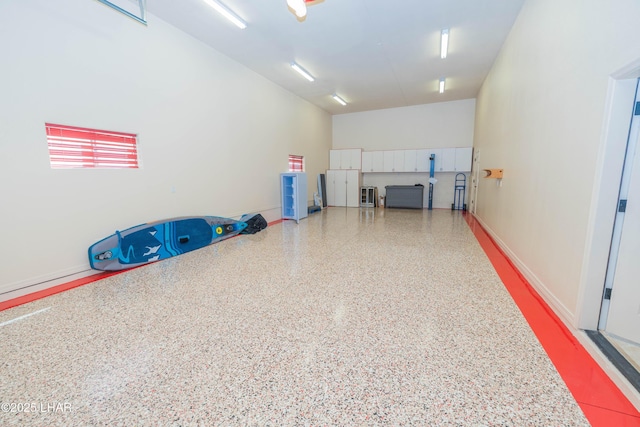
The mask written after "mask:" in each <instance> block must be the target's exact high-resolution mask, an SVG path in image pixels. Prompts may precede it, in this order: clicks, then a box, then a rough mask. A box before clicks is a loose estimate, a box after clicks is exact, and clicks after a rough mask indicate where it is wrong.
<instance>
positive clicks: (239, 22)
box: [203, 0, 247, 30]
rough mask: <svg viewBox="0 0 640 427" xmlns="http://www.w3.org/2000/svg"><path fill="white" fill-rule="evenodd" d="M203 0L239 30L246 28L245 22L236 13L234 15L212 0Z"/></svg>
mask: <svg viewBox="0 0 640 427" xmlns="http://www.w3.org/2000/svg"><path fill="white" fill-rule="evenodd" d="M203 1H204V2H205V3H206V4H208V5H209V6H211V7H212V8H214V9H215V10H216V12H218V13H219V14H220V15H222V16H224V17H225V18H227V19H228V20H229V21H231V22H233V23H234V24H235V25H236V26H237V27H238V28H240V29H241V30H244V29H245V28H247V23H246V22H244V21H243V20H242V19H240V18H239V17H238V15H236V14H235V13H233V12H232V11H230V10H229V9H227V8H226V7H225V6H223V5H222V4H220V3H218V2H217V1H214V0H203Z"/></svg>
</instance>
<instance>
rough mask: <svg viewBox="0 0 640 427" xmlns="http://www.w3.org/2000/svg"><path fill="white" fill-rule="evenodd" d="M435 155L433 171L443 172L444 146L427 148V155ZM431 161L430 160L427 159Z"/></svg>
mask: <svg viewBox="0 0 640 427" xmlns="http://www.w3.org/2000/svg"><path fill="white" fill-rule="evenodd" d="M432 154H433V155H434V156H435V158H434V161H433V171H434V172H442V148H428V149H427V157H429V158H430V157H431V155H432ZM427 161H429V160H427ZM427 171H431V162H430V161H429V166H428V167H427Z"/></svg>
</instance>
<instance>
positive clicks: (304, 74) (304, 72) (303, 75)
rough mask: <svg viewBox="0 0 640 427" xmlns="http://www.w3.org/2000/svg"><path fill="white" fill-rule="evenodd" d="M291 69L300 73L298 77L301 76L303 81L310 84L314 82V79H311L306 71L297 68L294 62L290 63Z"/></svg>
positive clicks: (299, 67)
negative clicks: (305, 80) (307, 81)
mask: <svg viewBox="0 0 640 427" xmlns="http://www.w3.org/2000/svg"><path fill="white" fill-rule="evenodd" d="M291 68H293V69H294V70H296V71H297V72H298V73H300V75H302V77H304V78H305V79H307V80H309V81H310V82H312V81H314V80H315V78H313V76H312V75H311V74H309V73H308V72H307V70H305V69H304V68H302V67H301V66H299V65H298V64H296V63H295V62H292V63H291Z"/></svg>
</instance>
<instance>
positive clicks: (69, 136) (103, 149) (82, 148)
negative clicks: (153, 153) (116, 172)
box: [45, 123, 138, 169]
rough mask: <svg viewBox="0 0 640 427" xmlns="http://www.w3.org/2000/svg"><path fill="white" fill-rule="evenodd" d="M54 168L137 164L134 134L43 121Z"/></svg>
mask: <svg viewBox="0 0 640 427" xmlns="http://www.w3.org/2000/svg"><path fill="white" fill-rule="evenodd" d="M45 126H46V128H47V143H48V144H49V158H50V160H51V167H52V168H54V169H66V168H116V169H127V168H137V167H138V148H137V139H138V137H137V135H135V134H132V133H122V132H112V131H107V130H97V129H87V128H79V127H74V126H66V125H55V124H51V123H45Z"/></svg>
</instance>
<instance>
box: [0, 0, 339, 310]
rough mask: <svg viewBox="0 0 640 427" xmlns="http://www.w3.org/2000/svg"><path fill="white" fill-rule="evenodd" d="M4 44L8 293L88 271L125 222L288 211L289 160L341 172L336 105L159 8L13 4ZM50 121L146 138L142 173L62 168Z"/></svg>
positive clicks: (5, 8) (2, 8) (63, 1)
mask: <svg viewBox="0 0 640 427" xmlns="http://www.w3.org/2000/svg"><path fill="white" fill-rule="evenodd" d="M0 51H1V52H2V67H0V93H1V94H2V95H1V96H0V159H1V160H0V161H1V164H2V167H1V168H0V181H1V182H2V183H3V191H2V198H1V200H0V205H1V206H2V208H1V210H0V220H1V222H2V224H3V233H2V235H3V242H4V244H3V245H1V246H0V264H1V265H0V298H2V299H6V297H7V296H8V295H9V294H6V292H7V291H9V290H11V289H16V288H21V287H24V286H28V285H31V284H34V283H38V282H42V281H44V280H49V279H53V278H57V277H60V276H64V275H67V274H72V273H77V272H79V271H83V270H86V269H88V260H87V259H86V251H87V248H88V247H89V246H90V245H91V244H92V243H94V242H95V241H97V240H100V239H101V238H103V237H106V236H107V235H109V234H111V233H113V232H114V231H115V230H116V229H124V228H127V227H130V226H133V225H136V224H139V223H144V222H148V221H152V220H156V219H162V218H170V217H173V216H179V215H219V216H228V217H236V216H239V215H241V214H243V213H246V212H255V211H261V212H263V213H264V214H265V216H266V217H267V219H268V220H270V221H272V220H275V219H278V218H280V211H279V206H280V196H279V194H280V193H279V173H280V172H284V171H286V170H287V167H288V154H299V155H304V156H305V163H306V168H307V171H308V173H309V175H310V176H312V177H313V176H316V175H317V174H318V173H320V172H322V171H324V170H325V169H326V168H327V167H328V150H329V149H330V145H331V125H332V123H331V116H330V115H329V114H328V113H326V112H324V111H322V110H320V109H319V108H317V107H315V106H313V105H311V104H309V103H308V102H306V101H304V100H302V99H300V98H298V97H296V96H294V95H292V94H291V93H289V92H286V91H285V90H283V89H282V88H280V87H279V86H276V85H274V84H272V83H271V82H269V81H267V80H265V79H264V78H262V77H260V76H258V75H257V74H255V73H253V72H252V71H250V70H249V69H247V68H245V67H243V66H241V65H239V64H237V63H235V62H233V61H231V60H230V59H228V58H227V57H225V56H223V55H221V54H219V53H217V52H216V51H214V50H212V49H210V48H208V47H206V46H205V45H204V44H202V43H200V42H198V41H197V40H195V39H193V38H191V37H190V36H188V35H186V34H184V33H182V32H180V31H178V30H177V29H175V28H174V27H171V26H169V25H168V24H166V23H164V22H163V21H161V20H159V19H157V18H155V17H154V16H153V15H151V16H149V25H148V26H144V25H141V24H139V23H137V22H135V21H134V20H132V19H130V18H127V17H125V16H124V15H122V14H120V13H118V12H116V11H113V10H111V9H110V8H108V7H106V6H104V5H102V4H100V3H99V2H97V1H85V0H57V1H55V2H52V1H46V0H30V1H28V2H1V3H0ZM45 122H52V123H60V124H68V125H74V126H81V127H91V128H97V129H109V130H115V131H123V132H133V133H137V134H138V135H139V141H140V157H141V163H142V167H141V168H140V169H138V170H51V168H50V166H49V156H48V150H47V143H46V137H45V128H44V123H45ZM309 181H310V184H309V198H310V199H311V198H312V197H311V196H312V194H313V191H315V187H316V183H315V180H314V179H310V180H309ZM172 189H175V192H173V191H172ZM50 283H54V282H50ZM3 293H5V294H4V295H2V294H3Z"/></svg>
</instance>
